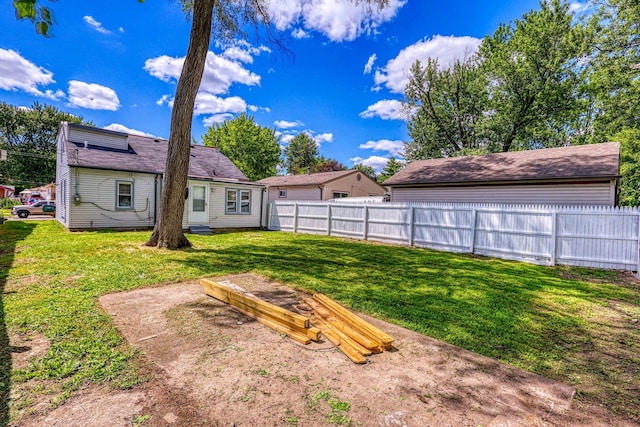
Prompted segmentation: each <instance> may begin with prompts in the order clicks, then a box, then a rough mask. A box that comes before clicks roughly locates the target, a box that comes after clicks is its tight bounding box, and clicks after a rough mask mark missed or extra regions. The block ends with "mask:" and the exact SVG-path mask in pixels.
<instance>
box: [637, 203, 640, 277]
mask: <svg viewBox="0 0 640 427" xmlns="http://www.w3.org/2000/svg"><path fill="white" fill-rule="evenodd" d="M636 277H637V278H638V279H640V214H638V261H637V264H636Z"/></svg>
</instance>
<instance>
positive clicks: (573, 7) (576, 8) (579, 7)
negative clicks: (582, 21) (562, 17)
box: [569, 1, 589, 14]
mask: <svg viewBox="0 0 640 427" xmlns="http://www.w3.org/2000/svg"><path fill="white" fill-rule="evenodd" d="M587 10H589V3H580V2H577V1H575V2H572V3H571V4H570V5H569V12H570V13H576V14H579V13H582V12H585V11H587Z"/></svg>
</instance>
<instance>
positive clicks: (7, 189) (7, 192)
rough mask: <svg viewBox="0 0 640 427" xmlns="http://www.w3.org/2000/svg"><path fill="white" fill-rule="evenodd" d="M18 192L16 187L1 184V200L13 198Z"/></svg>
mask: <svg viewBox="0 0 640 427" xmlns="http://www.w3.org/2000/svg"><path fill="white" fill-rule="evenodd" d="M15 192H16V189H15V187H12V186H10V185H2V184H0V199H6V198H8V197H13V195H14V193H15Z"/></svg>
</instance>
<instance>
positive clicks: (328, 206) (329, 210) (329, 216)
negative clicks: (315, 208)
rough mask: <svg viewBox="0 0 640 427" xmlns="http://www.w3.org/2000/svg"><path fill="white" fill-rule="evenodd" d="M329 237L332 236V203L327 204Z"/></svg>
mask: <svg viewBox="0 0 640 427" xmlns="http://www.w3.org/2000/svg"><path fill="white" fill-rule="evenodd" d="M327 236H331V203H327Z"/></svg>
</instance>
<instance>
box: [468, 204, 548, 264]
mask: <svg viewBox="0 0 640 427" xmlns="http://www.w3.org/2000/svg"><path fill="white" fill-rule="evenodd" d="M551 228H552V214H551V213H550V212H524V211H521V212H518V211H494V210H491V211H478V213H477V218H476V227H475V231H476V236H475V245H474V246H475V247H474V252H475V253H477V254H480V255H487V256H494V257H499V258H505V259H515V260H520V261H527V262H533V263H536V264H550V263H551V256H552V255H551V251H550V248H551V243H552V240H553V238H552V234H551V232H552V230H551Z"/></svg>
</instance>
